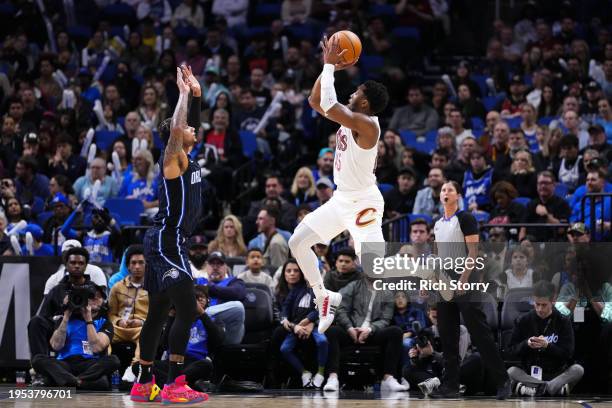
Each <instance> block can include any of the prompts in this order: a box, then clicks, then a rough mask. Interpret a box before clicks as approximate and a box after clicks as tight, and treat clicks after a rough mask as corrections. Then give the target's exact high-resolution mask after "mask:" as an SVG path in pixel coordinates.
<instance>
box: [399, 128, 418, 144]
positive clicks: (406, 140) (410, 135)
mask: <svg viewBox="0 0 612 408" xmlns="http://www.w3.org/2000/svg"><path fill="white" fill-rule="evenodd" d="M400 137H401V138H402V143H403V144H404V146H414V145H415V144H416V138H417V135H416V133H414V132H413V131H411V130H402V131H401V132H400Z"/></svg>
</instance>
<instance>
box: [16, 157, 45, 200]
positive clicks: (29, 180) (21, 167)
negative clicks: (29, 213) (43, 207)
mask: <svg viewBox="0 0 612 408" xmlns="http://www.w3.org/2000/svg"><path fill="white" fill-rule="evenodd" d="M15 175H16V177H15V187H16V188H17V197H25V196H29V197H31V196H35V197H39V198H40V199H42V200H46V199H47V197H49V179H48V178H47V176H45V175H42V174H40V173H38V172H37V171H36V159H34V158H33V157H31V156H25V157H22V158H20V159H19V160H18V161H17V165H16V166H15ZM25 201H28V200H25Z"/></svg>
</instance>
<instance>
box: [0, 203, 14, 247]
mask: <svg viewBox="0 0 612 408" xmlns="http://www.w3.org/2000/svg"><path fill="white" fill-rule="evenodd" d="M7 223H8V222H7V220H6V217H5V216H4V213H2V212H0V255H3V256H10V255H12V253H13V251H12V250H11V241H10V240H9V237H8V235H7V234H6V232H5V230H6V224H7Z"/></svg>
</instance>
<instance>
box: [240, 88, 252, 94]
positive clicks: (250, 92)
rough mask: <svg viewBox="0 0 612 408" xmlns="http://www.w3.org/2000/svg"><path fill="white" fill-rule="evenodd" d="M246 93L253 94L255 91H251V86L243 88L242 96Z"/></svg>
mask: <svg viewBox="0 0 612 408" xmlns="http://www.w3.org/2000/svg"><path fill="white" fill-rule="evenodd" d="M246 94H251V96H253V91H251V89H250V88H242V90H241V91H240V96H242V95H246Z"/></svg>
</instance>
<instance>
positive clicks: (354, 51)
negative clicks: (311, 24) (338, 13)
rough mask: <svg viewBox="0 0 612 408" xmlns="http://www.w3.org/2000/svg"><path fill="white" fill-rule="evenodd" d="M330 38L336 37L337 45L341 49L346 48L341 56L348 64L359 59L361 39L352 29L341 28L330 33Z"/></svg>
mask: <svg viewBox="0 0 612 408" xmlns="http://www.w3.org/2000/svg"><path fill="white" fill-rule="evenodd" d="M331 38H332V40H334V39H335V38H338V46H339V47H340V49H341V50H347V51H346V52H345V53H344V55H343V57H344V61H345V62H346V63H348V64H351V65H353V64H354V63H356V62H357V60H358V59H359V56H360V55H361V40H360V39H359V37H357V34H355V33H354V32H352V31H348V30H343V31H338V32H337V33H334V35H332V37H331Z"/></svg>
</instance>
